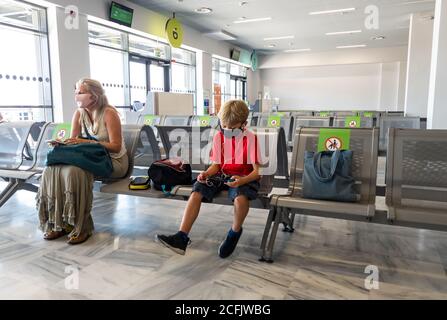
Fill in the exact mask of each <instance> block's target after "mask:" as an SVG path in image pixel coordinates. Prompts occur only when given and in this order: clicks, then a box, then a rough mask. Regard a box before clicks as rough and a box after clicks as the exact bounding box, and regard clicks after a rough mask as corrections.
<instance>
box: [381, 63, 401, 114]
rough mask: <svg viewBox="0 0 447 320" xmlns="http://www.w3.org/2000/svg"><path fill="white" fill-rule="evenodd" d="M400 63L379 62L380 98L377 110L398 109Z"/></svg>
mask: <svg viewBox="0 0 447 320" xmlns="http://www.w3.org/2000/svg"><path fill="white" fill-rule="evenodd" d="M399 77H400V63H399V62H390V63H381V64H380V79H379V81H380V100H379V104H378V108H377V109H378V110H389V111H398V110H402V108H400V107H399V105H398V103H399V94H398V93H399V83H400V81H399Z"/></svg>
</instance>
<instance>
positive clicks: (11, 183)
mask: <svg viewBox="0 0 447 320" xmlns="http://www.w3.org/2000/svg"><path fill="white" fill-rule="evenodd" d="M1 126H3V124H2V125H0V127H1ZM56 129H57V126H56V124H52V123H47V124H45V125H44V126H43V127H42V131H41V133H40V136H39V138H38V139H37V147H36V149H35V152H34V154H33V160H32V164H31V165H30V166H27V167H26V168H25V169H22V168H20V166H19V167H15V168H13V167H12V166H10V167H9V169H1V170H0V177H2V178H3V179H5V180H7V181H8V185H7V186H6V188H5V189H4V190H3V191H2V193H1V194H0V207H2V206H3V205H4V204H5V203H6V202H7V201H8V200H9V199H10V198H11V197H12V196H13V195H14V194H15V193H16V192H17V191H19V190H28V191H31V192H36V191H37V187H36V186H35V185H34V184H33V181H32V179H33V178H35V177H36V176H38V175H40V174H41V173H42V171H43V169H44V168H45V161H46V155H47V152H48V143H47V142H46V140H51V139H53V137H54V134H55V130H56ZM25 141H26V138H25ZM22 151H23V150H22ZM20 157H21V155H20ZM34 182H35V181H34Z"/></svg>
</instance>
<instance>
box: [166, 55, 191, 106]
mask: <svg viewBox="0 0 447 320" xmlns="http://www.w3.org/2000/svg"><path fill="white" fill-rule="evenodd" d="M196 88H197V87H196V54H195V53H194V52H192V51H188V50H184V49H178V48H173V49H172V63H171V92H175V93H190V94H193V95H194V110H195V111H194V113H197V111H196V106H197V89H196Z"/></svg>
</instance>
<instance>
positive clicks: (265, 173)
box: [171, 128, 284, 208]
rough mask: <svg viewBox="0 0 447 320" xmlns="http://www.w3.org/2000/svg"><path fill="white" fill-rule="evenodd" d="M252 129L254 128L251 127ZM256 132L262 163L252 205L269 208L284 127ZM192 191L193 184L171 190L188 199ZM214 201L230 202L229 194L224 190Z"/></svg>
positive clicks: (255, 130)
mask: <svg viewBox="0 0 447 320" xmlns="http://www.w3.org/2000/svg"><path fill="white" fill-rule="evenodd" d="M250 130H252V129H250ZM253 132H255V133H256V135H257V137H258V141H259V146H260V149H261V150H260V153H261V159H262V161H261V162H262V164H261V168H260V174H261V176H262V177H261V181H260V189H259V192H258V195H259V197H258V200H257V201H252V203H250V207H259V208H267V207H268V205H269V194H270V193H271V192H272V189H273V182H274V178H275V175H276V173H277V170H278V163H277V161H278V160H280V159H278V152H277V150H278V141H280V140H281V139H280V137H281V135H282V136H283V134H284V133H283V130H282V128H279V129H278V128H256V129H253ZM191 192H192V186H176V187H174V188H173V190H172V191H171V194H172V196H177V197H183V199H184V200H187V199H188V198H189V196H190V194H191ZM213 202H214V203H221V204H229V202H228V194H227V192H226V191H223V192H222V193H221V194H220V195H219V196H218V197H216V198H215V199H214V201H213Z"/></svg>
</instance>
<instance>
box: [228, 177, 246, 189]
mask: <svg viewBox="0 0 447 320" xmlns="http://www.w3.org/2000/svg"><path fill="white" fill-rule="evenodd" d="M225 184H226V185H227V186H229V187H230V188H237V187H240V186H243V185H244V184H246V182H245V181H244V178H242V177H240V176H232V177H231V179H230V181H229V182H225Z"/></svg>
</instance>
